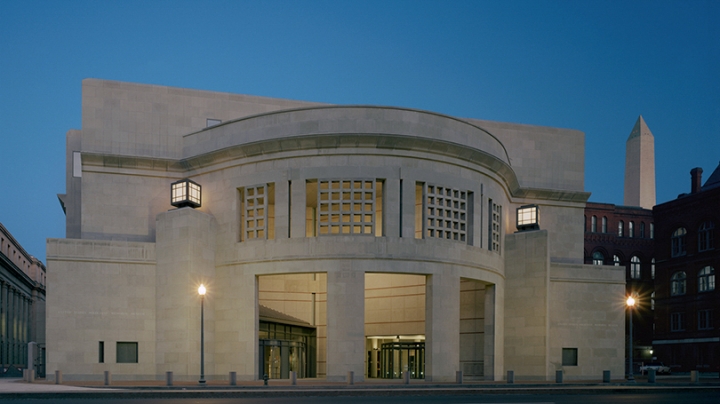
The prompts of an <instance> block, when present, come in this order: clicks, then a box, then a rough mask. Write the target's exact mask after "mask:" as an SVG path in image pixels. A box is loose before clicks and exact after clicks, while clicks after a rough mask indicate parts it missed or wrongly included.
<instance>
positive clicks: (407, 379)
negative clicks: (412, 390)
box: [403, 372, 410, 384]
mask: <svg viewBox="0 0 720 404" xmlns="http://www.w3.org/2000/svg"><path fill="white" fill-rule="evenodd" d="M403 383H404V384H410V372H405V373H403Z"/></svg>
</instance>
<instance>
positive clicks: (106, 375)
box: [105, 370, 112, 386]
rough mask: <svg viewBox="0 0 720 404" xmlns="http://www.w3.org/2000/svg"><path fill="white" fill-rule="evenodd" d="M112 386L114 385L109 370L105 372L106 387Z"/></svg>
mask: <svg viewBox="0 0 720 404" xmlns="http://www.w3.org/2000/svg"><path fill="white" fill-rule="evenodd" d="M110 384H112V374H111V373H110V371H109V370H106V371H105V385H106V386H109V385H110Z"/></svg>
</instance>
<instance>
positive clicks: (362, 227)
mask: <svg viewBox="0 0 720 404" xmlns="http://www.w3.org/2000/svg"><path fill="white" fill-rule="evenodd" d="M375 183H376V180H375V179H360V180H319V181H318V187H317V192H318V194H317V200H318V213H317V215H318V220H317V226H318V228H317V230H318V231H317V234H319V235H340V234H366V235H374V234H375V224H376V223H375V197H376V195H375Z"/></svg>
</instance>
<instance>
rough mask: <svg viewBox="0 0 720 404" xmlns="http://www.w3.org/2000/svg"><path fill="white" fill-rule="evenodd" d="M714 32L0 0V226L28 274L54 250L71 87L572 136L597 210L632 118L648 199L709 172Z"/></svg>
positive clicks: (643, 16)
mask: <svg viewBox="0 0 720 404" xmlns="http://www.w3.org/2000/svg"><path fill="white" fill-rule="evenodd" d="M718 21H720V1H715V0H710V1H701V0H686V1H662V0H660V1H611V0H593V1H583V0H576V1H561V0H553V1H542V0H535V1H530V0H526V1H517V0H510V1H481V0H476V1H459V0H457V1H447V0H444V1H419V0H418V1H392V0H384V1H349V0H335V1H320V0H294V1H219V0H216V1H179V0H173V1H152V0H151V1H130V0H128V1H76V0H67V1H32V0H31V1H27V0H23V1H20V0H0V158H1V160H0V162H1V164H0V173H1V175H0V222H2V223H3V224H4V225H5V226H6V227H7V228H8V230H10V232H11V233H12V234H13V235H14V236H15V238H16V239H17V240H18V241H19V242H20V243H21V244H22V245H23V246H24V247H25V249H26V250H27V251H28V252H29V253H30V254H33V255H35V256H37V257H38V258H40V259H41V260H43V261H44V260H45V240H46V238H56V237H60V238H62V237H64V236H65V218H64V215H63V212H62V209H61V207H60V204H59V202H58V200H57V197H56V194H58V193H64V192H65V133H66V132H67V130H69V129H74V128H77V129H79V128H80V120H81V115H80V112H81V111H80V107H81V105H80V85H81V80H82V79H84V78H88V77H92V78H100V79H109V80H119V81H129V82H138V83H146V84H158V85H167V86H176V87H186V88H194V89H203V90H214V91H223V92H232V93H241V94H252V95H261V96H268V97H278V98H289V99H298V100H308V101H319V102H326V103H334V104H375V105H391V106H402V107H409V108H418V109H424V110H431V111H436V112H440V113H444V114H448V115H454V116H459V117H471V118H479V119H487V120H495V121H507V122H516V123H525V124H533V125H547V126H556V127H564V128H573V129H578V130H581V131H583V132H585V142H586V151H585V173H586V176H585V190H586V191H589V192H592V196H591V198H590V200H591V201H597V202H608V203H615V204H622V203H623V172H624V164H625V141H626V139H627V137H628V135H629V134H630V131H631V130H632V128H633V125H634V124H635V121H636V120H637V118H638V116H639V115H642V116H643V117H644V118H645V121H646V122H647V124H648V126H649V128H650V130H651V131H652V132H653V134H654V135H655V163H656V176H657V201H658V203H661V202H665V201H668V200H671V199H674V198H675V197H677V195H678V194H679V193H683V192H688V191H689V189H690V175H689V172H690V169H692V168H693V167H702V168H703V169H704V170H705V175H704V178H703V179H706V178H707V177H708V176H709V175H710V173H711V172H712V171H713V170H714V169H715V168H716V167H717V166H718V162H720V23H719V22H718Z"/></svg>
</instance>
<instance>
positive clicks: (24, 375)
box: [23, 369, 28, 382]
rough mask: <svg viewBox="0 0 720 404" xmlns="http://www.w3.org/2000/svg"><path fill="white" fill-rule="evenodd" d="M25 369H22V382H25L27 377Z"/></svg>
mask: <svg viewBox="0 0 720 404" xmlns="http://www.w3.org/2000/svg"><path fill="white" fill-rule="evenodd" d="M27 371H28V370H27V369H23V381H24V382H26V381H27V379H28V376H27Z"/></svg>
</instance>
